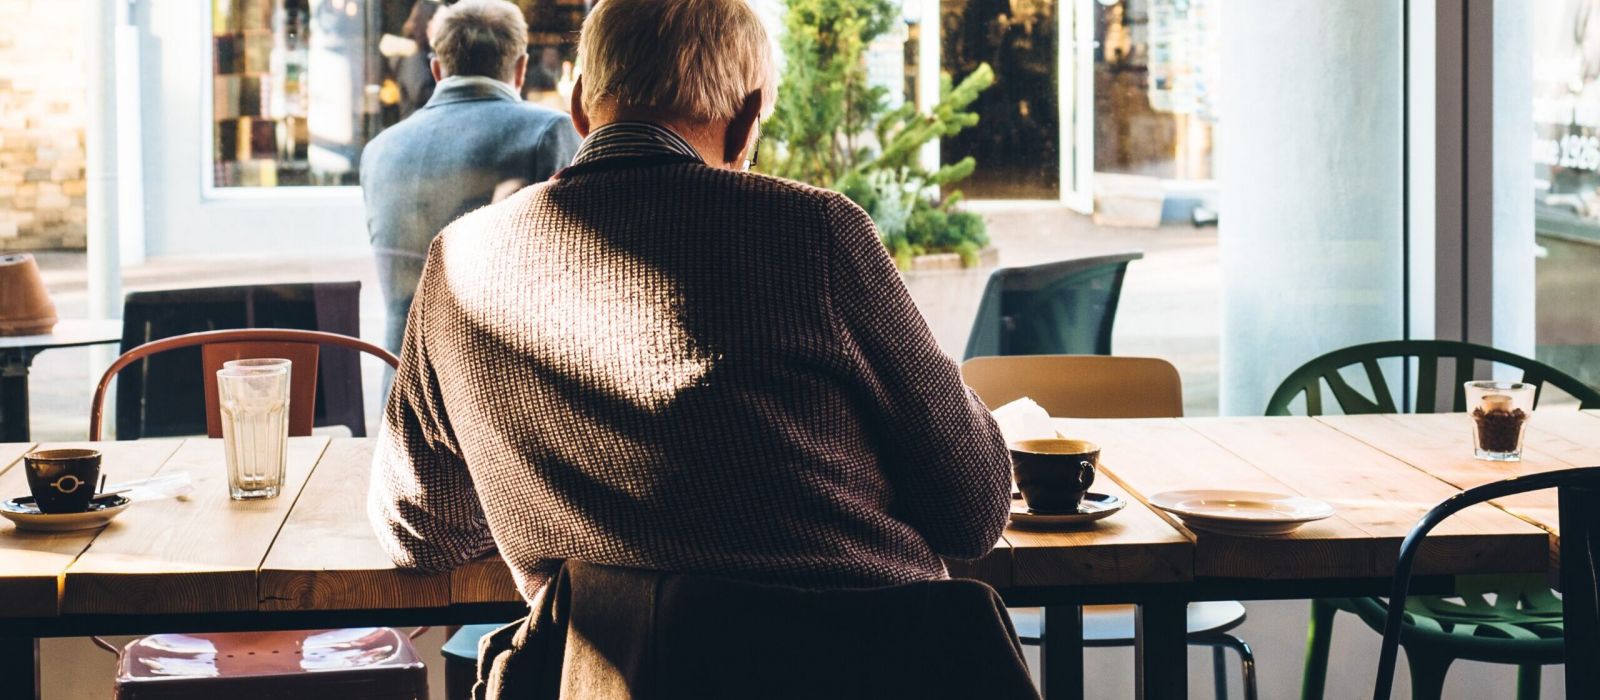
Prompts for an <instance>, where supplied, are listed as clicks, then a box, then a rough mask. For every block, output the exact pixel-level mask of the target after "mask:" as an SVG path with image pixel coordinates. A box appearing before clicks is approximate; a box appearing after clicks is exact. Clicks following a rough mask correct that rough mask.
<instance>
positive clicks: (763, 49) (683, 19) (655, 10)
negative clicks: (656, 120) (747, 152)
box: [578, 0, 775, 122]
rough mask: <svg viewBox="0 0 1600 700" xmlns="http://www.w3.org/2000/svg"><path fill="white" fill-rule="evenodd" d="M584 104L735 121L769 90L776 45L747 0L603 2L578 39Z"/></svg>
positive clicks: (769, 100)
mask: <svg viewBox="0 0 1600 700" xmlns="http://www.w3.org/2000/svg"><path fill="white" fill-rule="evenodd" d="M578 63H579V67H580V68H582V70H583V107H584V109H586V110H588V111H590V112H593V111H594V110H595V107H596V106H597V105H598V104H599V103H600V101H602V100H605V99H613V100H616V102H617V105H618V106H621V107H634V108H645V109H652V110H658V111H661V112H665V113H668V114H671V115H673V116H676V117H681V118H686V119H691V120H694V121H701V122H715V121H726V120H729V119H732V118H733V116H734V115H735V114H736V113H737V112H738V111H739V108H740V107H741V106H742V105H743V104H744V101H745V98H746V97H748V96H749V95H750V93H752V92H755V91H756V90H759V89H762V88H766V94H765V95H763V98H764V99H765V101H766V104H765V105H763V109H766V108H768V107H770V106H771V105H772V103H773V101H774V99H775V95H774V94H773V89H772V88H773V83H774V76H775V73H774V70H773V63H772V46H771V43H770V42H769V40H768V39H767V30H766V28H764V27H762V26H761V18H760V17H758V16H757V15H756V13H755V10H752V9H751V8H750V6H749V5H748V4H747V3H746V1H745V0H601V1H600V3H599V4H598V5H596V6H595V8H594V10H593V11H592V12H590V13H589V16H588V18H586V19H585V20H584V22H583V34H582V36H581V37H580V38H579V40H578Z"/></svg>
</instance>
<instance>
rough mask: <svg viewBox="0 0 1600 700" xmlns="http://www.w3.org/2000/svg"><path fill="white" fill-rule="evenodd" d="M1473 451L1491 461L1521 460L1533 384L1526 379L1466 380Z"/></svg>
mask: <svg viewBox="0 0 1600 700" xmlns="http://www.w3.org/2000/svg"><path fill="white" fill-rule="evenodd" d="M1466 389H1467V410H1468V411H1470V412H1471V415H1472V446H1473V455H1474V456H1475V457H1477V458H1478V459H1484V460H1488V461H1491V462H1517V461H1521V460H1522V434H1523V432H1524V431H1525V430H1526V429H1527V427H1528V419H1529V418H1532V417H1533V399H1534V394H1535V393H1536V392H1535V391H1534V387H1533V385H1532V384H1526V383H1523V382H1499V381H1479V382H1467V384H1466Z"/></svg>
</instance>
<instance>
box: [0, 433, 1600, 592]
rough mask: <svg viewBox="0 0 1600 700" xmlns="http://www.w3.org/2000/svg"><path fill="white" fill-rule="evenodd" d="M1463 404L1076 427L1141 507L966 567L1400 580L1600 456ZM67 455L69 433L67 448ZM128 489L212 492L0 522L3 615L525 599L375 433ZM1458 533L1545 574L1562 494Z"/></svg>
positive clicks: (174, 444) (149, 471)
mask: <svg viewBox="0 0 1600 700" xmlns="http://www.w3.org/2000/svg"><path fill="white" fill-rule="evenodd" d="M1465 421H1466V418H1465V417H1464V416H1461V415H1433V416H1427V415H1424V416H1357V417H1328V418H1321V419H1310V418H1200V419H1157V420H1061V421H1059V427H1060V429H1061V430H1062V431H1063V432H1064V433H1066V434H1069V435H1071V436H1073V437H1082V438H1086V439H1090V440H1094V441H1096V442H1098V443H1100V444H1101V446H1102V447H1103V450H1104V451H1103V456H1102V471H1101V476H1100V481H1098V482H1097V484H1096V486H1095V487H1094V489H1093V490H1094V491H1098V492H1105V493H1111V494H1114V495H1118V496H1121V497H1122V498H1124V499H1127V500H1128V501H1129V505H1128V507H1127V508H1126V509H1125V510H1123V511H1122V512H1120V513H1118V514H1117V515H1115V516H1113V517H1112V518H1109V519H1107V520H1104V521H1101V522H1100V523H1099V524H1097V525H1096V526H1094V527H1090V528H1086V529H1081V530H1070V531H1059V532H1047V531H1028V530H1019V529H1016V528H1008V529H1007V530H1006V532H1005V533H1004V535H1003V537H1002V539H1001V541H1000V542H998V543H997V546H996V548H995V549H994V551H993V552H991V553H990V555H989V556H988V557H986V558H984V559H982V560H979V561H978V562H972V563H961V564H954V565H953V566H952V571H954V572H955V573H957V574H959V575H966V576H972V577H975V578H979V579H980V580H984V581H986V582H988V583H990V584H992V585H994V586H996V587H997V588H1001V589H1002V590H1007V589H1010V590H1026V589H1030V588H1034V587H1041V588H1047V587H1074V586H1093V585H1102V586H1115V585H1118V584H1180V585H1181V584H1183V583H1184V582H1186V581H1189V580H1191V579H1197V578H1213V579H1258V580H1264V581H1297V580H1309V579H1329V578H1353V577H1381V576H1386V575H1388V573H1389V572H1390V571H1392V565H1393V559H1394V555H1395V552H1396V550H1397V547H1398V545H1399V541H1400V539H1401V538H1403V537H1404V535H1405V533H1406V532H1407V531H1408V530H1409V529H1410V528H1411V526H1412V524H1413V523H1415V521H1416V519H1417V518H1418V517H1420V516H1421V514H1422V513H1423V512H1424V511H1426V510H1427V509H1428V508H1429V507H1431V506H1433V505H1435V504H1437V503H1438V502H1439V501H1441V500H1443V499H1445V498H1447V497H1448V496H1450V495H1451V494H1453V493H1455V492H1456V491H1457V490H1458V489H1459V488H1462V487H1467V486H1473V485H1477V484H1481V483H1486V482H1488V481H1493V480H1495V479H1499V478H1503V477H1506V476H1512V475H1515V474H1520V473H1530V472H1536V471H1544V470H1548V469H1557V468H1564V467H1567V466H1575V465H1591V464H1600V415H1596V414H1594V413H1588V412H1584V413H1580V412H1576V411H1567V412H1558V411H1542V412H1540V413H1538V414H1536V416H1535V418H1534V420H1533V422H1532V423H1531V424H1530V426H1531V427H1530V429H1529V434H1528V440H1527V442H1528V452H1527V458H1526V459H1525V460H1524V461H1523V462H1520V463H1512V464H1496V463H1489V462H1480V461H1476V460H1473V459H1472V456H1471V444H1470V438H1469V436H1468V433H1467V429H1466V427H1465V425H1466V424H1465ZM49 446H52V447H53V446H56V445H49ZM30 447H32V445H28V444H7V445H0V494H4V495H6V496H8V497H9V496H12V495H20V494H24V493H26V491H27V487H26V483H25V480H24V475H23V470H22V469H21V468H20V464H21V456H22V455H23V454H24V453H25V452H26V451H27V450H28V449H30ZM96 447H98V448H99V449H100V450H101V451H102V452H103V453H104V454H105V466H104V469H105V471H106V473H107V474H108V475H109V478H110V480H111V481H113V482H116V481H127V480H131V479H137V478H142V477H146V476H151V475H155V474H160V473H166V474H170V473H175V472H179V471H183V472H188V473H189V474H190V476H191V478H192V479H193V481H194V486H195V491H194V493H193V494H191V495H190V496H188V497H186V498H182V499H169V500H164V501H155V502H151V503H141V504H135V505H134V506H133V507H131V508H129V509H128V511H127V512H126V513H123V514H122V515H121V516H120V517H119V518H118V519H117V520H116V521H115V522H113V523H112V524H111V525H110V526H109V527H107V528H105V529H103V530H99V531H87V532H78V533H63V534H53V535H52V534H37V533H27V532H18V531H16V530H15V529H14V528H13V526H12V525H11V523H9V522H5V521H0V618H39V617H48V616H53V615H66V616H73V615H92V614H108V615H116V614H143V615H151V614H168V613H172V614H177V613H224V612H248V611H263V612H276V611H319V610H321V611H338V610H368V611H370V610H399V609H436V608H441V607H444V606H449V605H452V604H459V603H483V602H515V601H516V600H518V596H517V593H516V590H515V588H514V587H513V586H512V582H511V577H510V575H509V572H508V571H507V570H506V568H505V566H504V565H503V564H502V563H501V562H500V561H499V560H498V559H494V558H490V559H486V560H482V561H479V562H474V563H472V564H470V565H468V566H465V567H462V568H460V569H457V570H456V571H455V572H452V573H451V574H449V575H437V576H421V575H417V574H413V573H408V572H402V571H399V570H397V569H395V568H394V566H393V565H392V564H391V563H390V562H389V560H388V558H387V557H386V556H385V555H384V554H383V552H382V551H381V550H380V549H379V548H378V546H377V543H376V540H375V539H374V537H373V535H372V534H371V530H370V526H369V525H368V521H367V517H366V506H365V493H366V486H367V474H368V468H369V464H370V461H371V455H372V443H371V441H370V440H368V439H350V438H334V439H329V438H325V437H310V438H295V439H293V440H292V441H291V449H290V467H289V475H288V478H287V482H286V484H285V489H284V494H283V496H281V497H280V498H277V499H272V500H267V501H258V502H233V501H229V500H228V497H227V491H226V487H225V476H224V470H223V466H222V463H223V458H222V452H221V445H220V441H216V440H206V439H190V440H145V441H135V442H117V443H101V444H99V445H97V446H96ZM1187 488H1235V489H1250V490H1266V491H1276V492H1283V493H1292V494H1301V495H1305V496H1309V497H1313V498H1319V499H1322V500H1325V501H1327V502H1329V503H1331V504H1333V505H1334V507H1335V508H1336V510H1337V514H1336V515H1335V516H1334V517H1332V518H1329V519H1327V520H1324V521H1320V522H1317V523H1313V524H1311V525H1308V526H1306V527H1304V528H1302V529H1301V530H1300V531H1298V532H1296V533H1295V534H1294V535H1292V536H1288V537H1272V538H1243V537H1228V536H1220V535H1212V534H1205V533H1199V534H1197V533H1195V532H1191V531H1189V530H1188V529H1186V528H1184V527H1183V526H1182V524H1181V523H1180V522H1179V521H1177V520H1176V519H1174V518H1171V517H1169V516H1167V515H1166V514H1164V513H1161V512H1160V511H1157V510H1155V509H1152V508H1151V507H1149V506H1148V505H1146V504H1145V503H1144V499H1147V498H1148V497H1149V496H1150V495H1152V494H1154V493H1157V492H1160V491H1166V490H1176V489H1187ZM1497 505H1498V506H1499V507H1494V506H1483V507H1476V508H1473V509H1470V510H1469V511H1467V512H1464V513H1462V514H1461V515H1460V516H1458V517H1456V518H1453V519H1452V520H1450V521H1447V523H1446V524H1445V525H1444V526H1441V528H1440V530H1439V531H1438V534H1437V535H1436V537H1435V538H1431V539H1430V545H1429V546H1428V548H1427V549H1425V551H1424V555H1423V557H1422V559H1421V560H1420V563H1421V565H1422V569H1421V570H1422V571H1423V572H1431V573H1436V574H1471V573H1508V572H1529V571H1544V570H1547V569H1548V568H1549V567H1550V565H1551V560H1550V553H1551V551H1552V547H1553V545H1552V541H1553V540H1554V538H1555V536H1556V533H1557V527H1556V523H1557V520H1556V509H1555V495H1554V494H1553V493H1548V494H1532V495H1528V496H1519V497H1515V498H1511V499H1506V502H1504V503H1499V504H1497Z"/></svg>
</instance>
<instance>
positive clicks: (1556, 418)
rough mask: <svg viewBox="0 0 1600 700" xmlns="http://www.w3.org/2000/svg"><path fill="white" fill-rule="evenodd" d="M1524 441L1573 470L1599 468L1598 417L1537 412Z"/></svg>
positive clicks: (1570, 412) (1566, 412) (1550, 411)
mask: <svg viewBox="0 0 1600 700" xmlns="http://www.w3.org/2000/svg"><path fill="white" fill-rule="evenodd" d="M1524 440H1525V442H1526V445H1527V446H1529V447H1536V448H1538V449H1539V450H1540V451H1541V452H1544V453H1546V454H1548V455H1550V456H1552V457H1555V458H1557V459H1560V460H1562V461H1564V462H1566V463H1568V464H1571V465H1572V466H1575V467H1594V466H1600V413H1596V412H1593V411H1560V410H1554V409H1552V410H1548V411H1536V412H1534V414H1533V420H1531V421H1529V422H1528V433H1527V435H1526V437H1525V438H1524Z"/></svg>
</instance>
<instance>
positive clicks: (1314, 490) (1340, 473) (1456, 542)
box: [1184, 416, 1549, 575]
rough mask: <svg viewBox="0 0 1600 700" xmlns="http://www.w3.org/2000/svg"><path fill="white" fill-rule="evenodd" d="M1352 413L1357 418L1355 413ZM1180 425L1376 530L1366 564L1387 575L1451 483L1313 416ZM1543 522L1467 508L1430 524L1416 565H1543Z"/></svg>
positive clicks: (1432, 569)
mask: <svg viewBox="0 0 1600 700" xmlns="http://www.w3.org/2000/svg"><path fill="white" fill-rule="evenodd" d="M1354 418H1360V417H1359V416H1358V417H1354ZM1184 422H1185V424H1187V425H1188V426H1189V427H1191V428H1193V429H1194V430H1196V431H1198V432H1199V433H1201V434H1202V435H1205V436H1206V437H1208V438H1210V439H1211V440H1213V441H1215V442H1216V443H1217V444H1219V445H1221V446H1222V447H1223V448H1225V449H1227V450H1228V451H1230V452H1232V453H1234V454H1236V455H1238V456H1240V457H1242V458H1244V459H1245V460H1246V461H1248V462H1250V463H1251V464H1253V465H1255V466H1256V467H1257V468H1259V469H1261V470H1262V471H1264V472H1266V473H1267V474H1268V475H1270V476H1272V477H1273V478H1275V479H1277V480H1279V481H1281V482H1283V483H1284V484H1286V485H1288V486H1289V487H1291V488H1293V489H1295V490H1296V491H1298V492H1299V493H1303V494H1305V495H1307V496H1311V497H1314V498H1319V499H1322V500H1324V501H1327V502H1328V503H1330V504H1332V505H1333V507H1334V508H1335V509H1337V511H1338V513H1339V515H1341V516H1343V517H1344V519H1345V520H1347V521H1349V522H1350V523H1351V524H1354V525H1356V526H1357V527H1360V528H1361V529H1363V530H1365V531H1367V532H1368V533H1370V534H1371V535H1372V536H1373V537H1375V538H1377V539H1378V542H1377V543H1376V546H1375V548H1374V551H1375V553H1376V554H1377V557H1378V558H1377V560H1375V561H1374V562H1373V569H1372V572H1373V573H1374V574H1376V575H1388V573H1389V572H1391V571H1392V570H1393V563H1394V559H1395V557H1396V556H1398V554H1399V547H1400V541H1401V540H1402V539H1404V538H1405V535H1406V534H1407V533H1408V532H1410V531H1411V527H1412V526H1413V525H1415V524H1416V521H1417V520H1418V519H1419V518H1421V517H1422V515H1423V514H1424V513H1426V512H1427V511H1428V510H1429V509H1430V508H1432V507H1433V506H1435V505H1438V504H1439V503H1440V502H1441V501H1443V500H1444V499H1446V498H1449V497H1450V496H1452V495H1454V494H1456V493H1457V492H1458V489H1455V488H1452V487H1451V486H1450V485H1448V484H1446V483H1444V482H1442V481H1440V480H1438V479H1436V478H1434V477H1432V476H1429V475H1427V474H1425V473H1423V472H1421V471H1419V470H1417V469H1415V468H1413V467H1411V465H1409V464H1407V463H1405V462H1403V461H1401V460H1398V459H1395V458H1394V457H1392V456H1390V455H1388V454H1385V453H1384V452H1382V451H1380V450H1378V449H1377V448H1375V447H1372V446H1371V445H1368V444H1366V443H1364V442H1361V441H1360V440H1357V439H1355V438H1353V437H1351V436H1350V435H1349V434H1347V433H1344V432H1341V431H1340V430H1336V429H1334V428H1333V427H1331V425H1329V424H1328V423H1325V422H1321V421H1319V420H1317V419H1314V418H1304V417H1292V418H1200V419H1186V420H1185V421H1184ZM1548 545H1549V538H1548V537H1547V535H1546V534H1545V532H1544V531H1543V530H1540V529H1539V528H1536V527H1534V526H1532V525H1529V524H1528V523H1525V522H1523V521H1522V520H1520V519H1518V518H1516V517H1514V516H1512V515H1510V514H1508V513H1506V512H1505V511H1502V510H1500V509H1499V508H1496V507H1494V506H1492V505H1490V504H1480V505H1478V506H1474V507H1471V508H1468V509H1466V510H1464V511H1462V512H1460V513H1458V514H1457V515H1455V516H1454V517H1452V518H1450V519H1449V520H1446V521H1445V522H1444V523H1442V524H1441V525H1440V526H1439V527H1438V528H1437V529H1435V530H1434V532H1433V534H1431V535H1430V536H1429V537H1428V539H1427V541H1426V542H1425V543H1424V544H1423V546H1422V549H1421V551H1420V552H1419V553H1418V555H1417V572H1418V573H1419V574H1426V573H1449V574H1477V573H1486V574H1488V573H1531V572H1544V571H1546V570H1547V569H1548V567H1549V552H1548Z"/></svg>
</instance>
